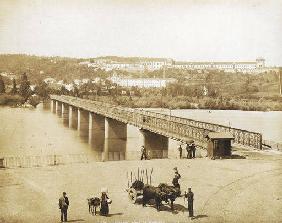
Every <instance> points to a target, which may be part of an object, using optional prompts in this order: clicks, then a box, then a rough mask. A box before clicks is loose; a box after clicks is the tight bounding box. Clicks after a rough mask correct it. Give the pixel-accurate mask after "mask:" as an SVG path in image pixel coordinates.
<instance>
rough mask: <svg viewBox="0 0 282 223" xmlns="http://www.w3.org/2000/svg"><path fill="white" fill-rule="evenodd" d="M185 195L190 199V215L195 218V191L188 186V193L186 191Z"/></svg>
mask: <svg viewBox="0 0 282 223" xmlns="http://www.w3.org/2000/svg"><path fill="white" fill-rule="evenodd" d="M184 197H185V198H187V200H188V212H189V217H191V218H193V217H194V210H193V203H194V193H193V192H192V190H191V188H190V187H189V188H188V193H186V191H185V194H184Z"/></svg>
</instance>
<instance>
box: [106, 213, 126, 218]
mask: <svg viewBox="0 0 282 223" xmlns="http://www.w3.org/2000/svg"><path fill="white" fill-rule="evenodd" d="M117 215H123V213H121V212H119V213H113V214H108V217H112V216H117Z"/></svg>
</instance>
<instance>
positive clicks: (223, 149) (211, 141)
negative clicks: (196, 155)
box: [206, 132, 234, 158]
mask: <svg viewBox="0 0 282 223" xmlns="http://www.w3.org/2000/svg"><path fill="white" fill-rule="evenodd" d="M206 138H207V139H208V157H210V158H219V157H226V156H231V140H233V139H234V137H233V135H232V134H231V133H229V132H210V133H209V134H208V135H207V136H206Z"/></svg>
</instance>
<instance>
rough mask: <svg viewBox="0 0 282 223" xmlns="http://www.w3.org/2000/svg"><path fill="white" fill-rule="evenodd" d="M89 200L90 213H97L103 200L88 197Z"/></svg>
mask: <svg viewBox="0 0 282 223" xmlns="http://www.w3.org/2000/svg"><path fill="white" fill-rule="evenodd" d="M87 201H88V208H89V209H88V211H89V214H90V213H91V214H92V215H96V213H97V211H96V209H97V207H99V206H100V203H101V200H100V198H98V197H91V198H88V199H87Z"/></svg>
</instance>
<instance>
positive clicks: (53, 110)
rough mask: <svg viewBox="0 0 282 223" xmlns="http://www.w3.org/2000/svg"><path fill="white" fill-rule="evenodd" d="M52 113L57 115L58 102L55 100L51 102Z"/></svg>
mask: <svg viewBox="0 0 282 223" xmlns="http://www.w3.org/2000/svg"><path fill="white" fill-rule="evenodd" d="M51 111H52V112H53V113H56V101H55V100H51Z"/></svg>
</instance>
